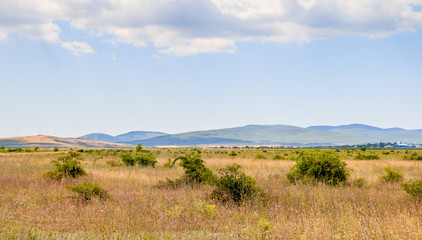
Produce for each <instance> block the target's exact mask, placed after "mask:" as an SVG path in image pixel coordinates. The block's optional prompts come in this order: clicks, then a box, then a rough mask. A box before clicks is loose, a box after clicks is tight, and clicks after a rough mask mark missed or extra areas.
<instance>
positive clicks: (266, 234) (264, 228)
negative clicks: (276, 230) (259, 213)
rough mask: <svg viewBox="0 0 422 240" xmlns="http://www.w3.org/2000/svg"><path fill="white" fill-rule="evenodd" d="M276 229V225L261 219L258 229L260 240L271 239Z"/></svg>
mask: <svg viewBox="0 0 422 240" xmlns="http://www.w3.org/2000/svg"><path fill="white" fill-rule="evenodd" d="M273 227H274V223H273V222H271V221H268V220H267V219H265V218H259V220H258V228H259V238H260V239H270V237H271V231H272V229H273Z"/></svg>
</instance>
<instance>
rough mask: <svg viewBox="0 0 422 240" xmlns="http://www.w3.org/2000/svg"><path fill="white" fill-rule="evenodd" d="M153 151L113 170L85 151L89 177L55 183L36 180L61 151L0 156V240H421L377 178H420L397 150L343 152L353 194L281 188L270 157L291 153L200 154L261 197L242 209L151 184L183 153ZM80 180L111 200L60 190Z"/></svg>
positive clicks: (286, 164) (401, 204)
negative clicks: (147, 160)
mask: <svg viewBox="0 0 422 240" xmlns="http://www.w3.org/2000/svg"><path fill="white" fill-rule="evenodd" d="M154 151H160V154H159V155H158V161H159V164H158V165H159V166H158V167H157V168H139V167H114V168H113V167H110V166H108V165H107V164H106V161H109V160H112V159H114V160H117V159H118V155H115V156H113V155H107V154H104V156H103V157H102V158H100V159H98V156H97V155H95V154H87V153H85V154H84V157H85V161H83V167H84V168H85V169H86V170H87V172H88V176H86V177H82V178H80V179H65V180H64V181H61V182H57V181H48V180H44V179H42V177H41V176H42V174H43V173H44V172H46V171H48V170H51V169H52V165H51V164H50V161H51V160H53V159H56V158H57V156H58V154H60V153H52V152H41V153H0V239H10V238H15V239H29V238H33V239H49V238H50V239H257V238H261V239H366V238H369V239H422V221H421V220H422V209H421V205H420V202H417V201H416V200H415V199H412V198H411V197H410V196H409V195H407V194H406V193H405V192H404V191H403V190H402V189H401V188H400V184H386V183H384V182H382V181H380V180H379V177H380V176H381V175H384V174H385V173H384V171H383V169H384V168H385V167H387V166H392V167H396V168H397V169H398V171H400V172H402V173H404V177H405V179H422V161H406V160H402V158H403V156H404V155H406V153H405V152H404V151H397V150H396V151H395V152H392V154H388V155H383V154H382V153H381V151H377V152H375V153H376V154H378V155H380V157H381V160H365V161H361V160H352V159H353V156H354V155H356V152H353V153H352V154H353V155H352V156H349V157H347V154H348V153H347V152H346V151H344V150H342V151H341V152H340V153H339V154H340V155H342V156H343V159H348V160H346V162H347V165H348V167H349V168H350V169H351V179H352V180H353V179H357V178H365V179H366V180H367V184H366V185H365V186H363V187H361V188H357V187H353V186H342V187H332V186H325V185H304V184H298V185H293V184H290V183H289V182H288V181H287V179H286V177H285V174H286V173H287V172H288V171H289V169H290V168H291V167H292V166H293V165H294V162H293V161H289V160H272V157H273V156H274V155H276V154H281V155H283V156H284V154H287V155H288V157H290V156H294V155H296V154H297V152H296V151H297V150H268V151H267V152H263V151H262V150H255V149H253V150H235V151H237V152H239V154H238V155H237V156H236V157H230V156H229V155H228V153H230V152H231V150H230V151H229V150H227V152H228V153H225V152H223V153H221V152H222V151H224V150H201V151H202V155H203V156H204V159H205V162H206V165H207V166H208V167H210V168H211V169H212V170H216V169H218V168H221V167H224V166H226V165H228V164H231V163H238V164H240V165H242V167H243V168H242V169H243V170H244V171H245V172H246V173H247V174H248V175H251V176H253V177H254V178H255V179H256V180H257V182H258V185H259V186H260V187H262V188H263V189H264V191H265V192H266V193H268V194H269V195H270V198H269V199H268V201H265V202H258V203H255V204H252V203H249V204H246V205H245V206H241V207H238V206H234V205H223V204H221V203H219V202H216V201H213V200H210V199H209V198H208V195H209V193H210V192H211V191H212V187H210V186H197V187H182V188H179V189H175V190H174V189H163V188H158V187H156V186H157V184H158V182H159V181H160V180H165V179H166V178H170V179H173V178H177V177H180V176H181V175H182V174H183V170H182V169H180V168H179V167H177V166H176V167H174V168H172V169H166V168H163V167H162V164H163V163H164V162H166V161H167V159H168V158H173V157H174V156H175V155H177V154H180V151H187V150H180V149H170V150H167V149H161V150H154ZM217 151H218V152H217ZM299 151H300V150H299ZM157 153H158V152H157ZM257 154H263V155H264V156H265V157H266V158H267V159H255V157H256V155H257ZM95 159H97V160H95ZM94 160H95V161H94ZM83 181H92V182H95V183H98V184H99V185H100V186H101V187H103V188H104V189H106V190H108V192H109V193H110V194H111V196H112V198H111V200H107V201H104V202H102V201H100V200H98V199H93V200H92V202H90V203H86V204H85V203H83V202H82V201H80V200H78V199H76V198H73V197H72V196H73V194H72V192H70V191H69V190H67V189H66V188H65V187H64V186H65V185H75V184H77V183H80V182H83ZM205 205H214V206H215V213H214V214H204V213H203V211H202V210H201V209H199V208H201V206H202V207H203V206H205ZM263 222H264V223H268V225H265V224H262V223H263Z"/></svg>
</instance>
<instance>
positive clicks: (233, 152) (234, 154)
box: [229, 151, 237, 157]
mask: <svg viewBox="0 0 422 240" xmlns="http://www.w3.org/2000/svg"><path fill="white" fill-rule="evenodd" d="M229 156H230V157H236V156H237V153H236V152H235V151H232V152H231V153H230V154H229Z"/></svg>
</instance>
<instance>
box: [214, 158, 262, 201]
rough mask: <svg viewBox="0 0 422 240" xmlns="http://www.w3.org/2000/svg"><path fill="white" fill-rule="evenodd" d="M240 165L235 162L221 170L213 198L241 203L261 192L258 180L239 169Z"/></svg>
mask: <svg viewBox="0 0 422 240" xmlns="http://www.w3.org/2000/svg"><path fill="white" fill-rule="evenodd" d="M240 167H241V166H240V165H238V164H233V165H229V166H227V167H225V168H222V169H220V170H219V173H220V176H219V177H218V178H216V180H215V186H216V188H215V189H214V190H213V191H212V193H211V197H212V198H214V199H217V200H219V201H221V202H234V203H236V204H240V203H242V202H243V201H244V200H247V199H250V198H253V197H255V196H256V195H257V194H258V193H259V192H260V189H259V188H258V187H257V186H256V181H255V180H254V179H252V177H250V176H246V174H245V173H243V172H241V171H239V169H240Z"/></svg>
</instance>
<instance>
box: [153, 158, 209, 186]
mask: <svg viewBox="0 0 422 240" xmlns="http://www.w3.org/2000/svg"><path fill="white" fill-rule="evenodd" d="M179 160H180V163H179V165H180V166H181V167H183V168H184V169H185V174H184V175H183V176H182V177H181V178H178V179H174V180H170V179H167V180H166V182H165V183H163V182H160V184H161V185H167V186H170V187H179V186H181V185H183V184H190V183H196V184H199V183H206V184H212V183H213V181H214V175H213V174H212V171H211V170H210V169H208V168H207V167H206V166H205V165H204V160H202V159H201V155H199V154H197V153H191V154H185V155H184V156H180V157H178V158H176V159H175V160H174V161H173V162H176V161H179ZM173 164H174V163H173Z"/></svg>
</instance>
